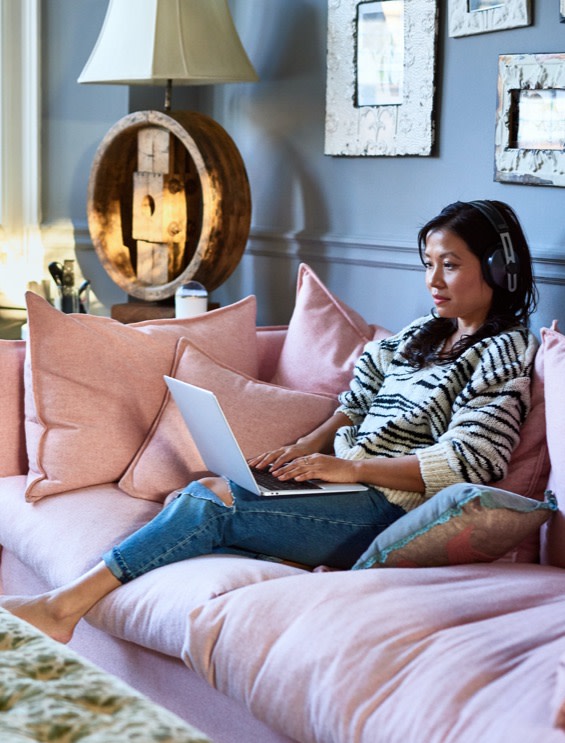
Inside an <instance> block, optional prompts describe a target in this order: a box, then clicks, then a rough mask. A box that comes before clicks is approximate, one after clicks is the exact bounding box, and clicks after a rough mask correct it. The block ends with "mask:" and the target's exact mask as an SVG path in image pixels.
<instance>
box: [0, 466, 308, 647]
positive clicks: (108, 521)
mask: <svg viewBox="0 0 565 743" xmlns="http://www.w3.org/2000/svg"><path fill="white" fill-rule="evenodd" d="M24 489H25V477H22V476H20V477H12V478H2V479H1V480H0V522H1V523H2V524H10V529H9V530H7V529H3V530H2V544H3V545H4V547H5V549H7V550H10V551H13V552H15V553H16V554H17V555H18V557H19V559H20V560H21V561H22V562H23V563H25V564H26V565H29V567H30V568H31V569H32V570H33V571H34V572H35V573H36V574H37V575H38V576H39V577H40V578H41V579H42V580H43V581H45V583H46V584H47V585H48V586H49V587H51V588H53V587H55V586H60V585H63V584H64V583H67V582H69V581H71V580H73V579H74V578H76V577H77V576H78V575H80V574H82V573H83V572H85V571H86V570H88V569H89V568H91V567H92V566H93V565H95V564H96V563H97V562H99V560H100V558H101V556H102V554H103V553H104V552H106V551H107V550H108V549H110V548H111V547H112V546H113V545H115V544H117V543H118V542H119V541H121V540H122V539H124V538H125V537H126V536H127V535H129V534H130V533H132V532H133V531H135V530H137V529H139V528H140V527H142V526H143V525H144V524H145V523H146V522H147V521H149V519H151V518H152V517H153V516H154V515H155V514H157V513H158V511H159V510H160V509H161V506H160V505H158V504H156V503H152V502H150V501H147V500H141V499H137V498H130V497H129V496H128V495H126V494H125V493H122V492H121V491H120V490H119V488H118V486H117V485H116V484H108V485H99V486H94V487H91V488H84V489H81V490H77V491H73V492H67V493H62V494H60V495H58V496H57V497H56V498H44V499H42V500H41V501H39V502H37V503H29V502H26V501H25V499H24ZM301 572H302V571H300V570H299V569H298V568H295V567H291V566H289V565H282V564H280V563H274V562H266V561H261V560H252V559H248V558H243V557H234V556H229V555H216V556H208V557H201V558H196V559H194V560H187V561H184V562H180V563H176V564H175V565H169V566H167V567H164V568H159V569H158V570H154V571H152V572H151V573H148V574H147V575H145V576H143V577H142V578H139V579H138V580H136V581H133V582H132V583H129V584H127V585H126V586H123V587H122V588H120V590H119V591H116V592H114V593H113V594H111V595H110V596H108V597H107V598H106V599H104V600H103V601H102V602H101V603H100V604H98V605H97V607H96V608H95V609H94V610H93V611H92V612H91V613H90V614H89V620H90V621H92V622H93V623H94V624H95V625H96V626H103V627H104V628H105V630H106V631H108V632H110V633H111V634H113V635H115V636H117V637H126V636H127V638H128V639H129V640H131V641H132V642H136V643H138V644H139V645H143V646H144V647H148V648H152V649H153V650H158V651H159V652H162V653H165V654H167V655H174V656H176V657H179V656H180V653H181V649H182V643H183V641H184V636H185V632H186V618H187V616H188V614H189V612H190V611H191V610H192V609H194V608H195V607H196V606H198V605H200V604H201V603H203V602H206V601H207V600H208V599H210V598H214V597H215V596H219V595H222V594H224V593H226V592H227V591H232V590H235V589H236V588H239V587H241V586H244V585H248V584H251V583H255V582H257V581H263V580H270V579H272V578H279V577H284V576H287V575H296V574H299V573H301ZM179 586H182V591H179Z"/></svg>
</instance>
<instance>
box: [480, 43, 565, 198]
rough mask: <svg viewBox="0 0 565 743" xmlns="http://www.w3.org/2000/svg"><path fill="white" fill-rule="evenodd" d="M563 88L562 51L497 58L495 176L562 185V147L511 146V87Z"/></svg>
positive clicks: (564, 174) (533, 183)
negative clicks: (528, 147)
mask: <svg viewBox="0 0 565 743" xmlns="http://www.w3.org/2000/svg"><path fill="white" fill-rule="evenodd" d="M540 89H541V90H551V89H562V90H563V89H565V54H503V55H500V57H499V60H498V105H497V111H496V131H495V176H494V178H495V180H496V181H502V182H507V183H522V184H526V185H531V186H563V187H565V150H537V149H531V150H530V149H527V150H526V149H520V148H517V147H512V146H511V144H512V140H513V138H512V131H511V126H512V125H513V120H514V119H513V117H515V115H516V112H515V110H514V108H513V106H514V101H513V96H512V91H513V90H540Z"/></svg>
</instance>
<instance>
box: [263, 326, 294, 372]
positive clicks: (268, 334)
mask: <svg viewBox="0 0 565 743" xmlns="http://www.w3.org/2000/svg"><path fill="white" fill-rule="evenodd" d="M287 331H288V327H287V326H286V325H273V326H262V327H259V328H257V356H258V367H259V369H258V371H257V378H258V379H261V380H263V381H265V382H268V381H269V380H270V379H272V378H273V375H274V374H275V372H276V370H277V364H278V363H279V356H280V355H281V350H282V347H283V343H284V340H285V338H286V334H287Z"/></svg>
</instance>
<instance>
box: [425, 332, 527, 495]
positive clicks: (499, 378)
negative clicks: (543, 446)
mask: <svg viewBox="0 0 565 743" xmlns="http://www.w3.org/2000/svg"><path fill="white" fill-rule="evenodd" d="M536 350H537V341H536V339H535V337H534V336H533V335H532V334H531V333H529V332H528V331H523V330H522V331H511V332H508V333H504V334H501V335H500V336H496V337H494V338H489V339H486V340H485V341H483V342H482V343H480V344H477V345H475V346H473V347H472V348H471V349H469V351H468V352H467V353H466V354H464V355H463V356H462V357H460V359H459V360H458V364H459V365H460V372H461V374H463V375H465V374H467V375H468V376H469V379H468V382H467V383H466V384H465V386H464V387H463V388H462V390H461V391H460V392H459V394H458V395H457V396H456V398H455V399H454V401H453V404H452V411H453V412H452V416H451V420H450V422H449V425H448V427H447V429H446V431H445V433H444V434H443V435H441V436H440V437H439V439H438V440H437V442H436V443H435V444H433V445H432V446H428V447H425V448H422V449H420V450H418V451H417V452H416V455H417V457H418V460H419V462H420V469H421V473H422V478H423V480H424V483H425V486H426V497H430V496H431V495H433V494H435V493H437V492H438V491H439V490H441V489H442V488H444V487H446V486H447V485H451V484H453V483H454V482H461V481H464V482H471V483H482V482H485V483H486V482H496V481H497V480H500V479H502V478H503V477H504V476H505V475H506V471H507V467H508V462H509V460H510V456H511V454H512V451H513V450H514V448H515V447H516V445H517V444H518V441H519V438H520V428H521V425H522V424H523V422H524V420H525V418H526V415H527V413H528V411H529V406H530V385H531V372H532V367H533V361H534V356H535V352H536ZM470 372H471V373H470Z"/></svg>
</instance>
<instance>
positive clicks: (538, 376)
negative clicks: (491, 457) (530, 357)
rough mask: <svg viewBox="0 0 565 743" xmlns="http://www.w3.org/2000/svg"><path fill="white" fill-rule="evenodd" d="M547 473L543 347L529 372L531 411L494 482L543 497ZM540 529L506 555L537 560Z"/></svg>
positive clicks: (503, 487)
mask: <svg viewBox="0 0 565 743" xmlns="http://www.w3.org/2000/svg"><path fill="white" fill-rule="evenodd" d="M548 477H549V453H548V449H547V438H546V430H545V399H544V379H543V349H542V348H541V347H540V349H538V352H537V354H536V359H535V364H534V371H533V376H532V387H531V399H530V412H529V413H528V417H527V418H526V421H525V423H524V425H523V426H522V430H521V432H520V442H519V444H518V446H517V447H516V449H515V450H514V452H513V453H512V457H511V458H510V463H509V465H508V472H507V474H506V477H505V478H504V479H502V480H499V481H498V482H497V483H495V484H496V486H497V487H498V488H501V489H502V490H509V491H511V492H513V493H520V495H524V496H526V497H527V498H533V499H534V500H539V501H541V500H543V499H544V493H545V491H546V489H547V481H548ZM539 558H540V533H539V532H537V531H533V532H532V533H531V534H530V535H529V536H527V537H526V538H525V539H524V540H523V541H522V542H520V544H517V545H516V546H515V547H514V548H513V549H512V550H511V552H510V553H508V554H507V559H510V560H512V561H514V562H539Z"/></svg>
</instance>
